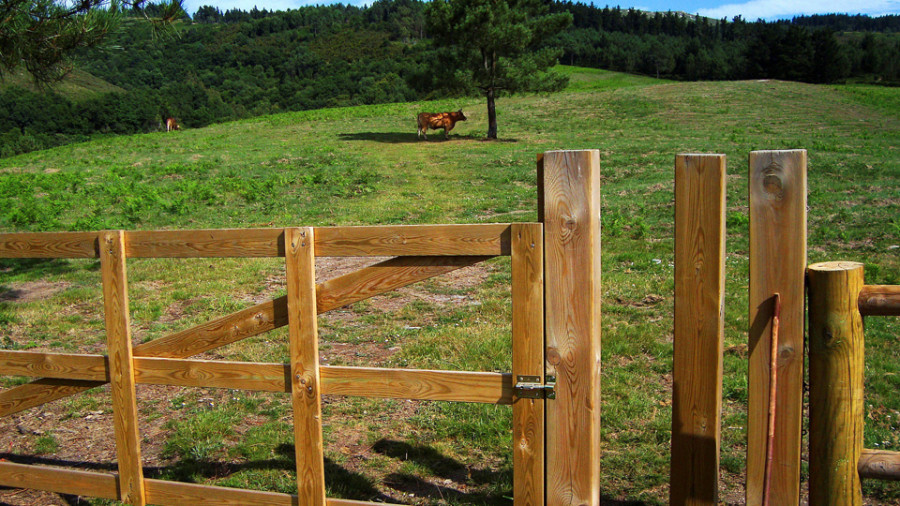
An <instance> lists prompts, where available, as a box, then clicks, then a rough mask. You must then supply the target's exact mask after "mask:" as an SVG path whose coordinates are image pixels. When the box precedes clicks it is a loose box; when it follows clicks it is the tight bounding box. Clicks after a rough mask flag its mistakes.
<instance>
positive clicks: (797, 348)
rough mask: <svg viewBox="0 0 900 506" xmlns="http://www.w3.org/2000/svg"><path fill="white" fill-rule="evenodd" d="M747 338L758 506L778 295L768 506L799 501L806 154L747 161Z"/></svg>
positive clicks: (761, 155)
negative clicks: (774, 402)
mask: <svg viewBox="0 0 900 506" xmlns="http://www.w3.org/2000/svg"><path fill="white" fill-rule="evenodd" d="M749 180H750V181H749V183H750V299H749V303H750V304H749V305H750V332H749V350H750V366H749V395H748V397H749V407H748V420H747V497H746V501H747V504H761V503H762V500H763V487H764V484H763V482H764V479H765V467H766V438H767V432H768V410H769V406H768V404H769V355H770V352H769V340H770V338H771V334H772V328H771V327H772V315H773V311H774V300H775V298H774V295H775V293H780V294H781V300H782V313H781V325H780V330H779V338H778V339H779V345H778V362H777V363H778V393H777V396H776V412H777V416H776V419H775V454H774V461H773V469H774V472H773V478H774V479H773V483H772V489H771V496H770V497H771V501H772V504H779V505H785V506H790V505H796V504H798V501H799V500H800V439H801V438H800V421H801V416H802V412H803V409H802V408H803V324H804V320H805V310H804V299H805V297H804V279H805V272H806V191H807V190H806V188H807V185H806V151H805V150H793V151H753V152H751V153H750V177H749Z"/></svg>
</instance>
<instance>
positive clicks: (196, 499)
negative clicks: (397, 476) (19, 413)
mask: <svg viewBox="0 0 900 506" xmlns="http://www.w3.org/2000/svg"><path fill="white" fill-rule="evenodd" d="M118 482H119V480H118V476H116V475H114V474H108V473H98V472H90V471H80V470H76V469H61V468H54V467H47V466H36V465H28V464H14V463H12V462H2V461H0V486H3V487H13V488H27V489H33V490H45V491H47V492H56V493H58V494H68V495H77V496H88V497H99V498H102V499H117V498H118V497H119V483H118ZM144 484H145V487H146V495H147V502H149V503H152V504H204V505H216V506H225V505H231V506H244V505H246V506H276V505H285V506H300V503H299V501H298V500H297V496H296V495H291V494H281V493H278V492H262V491H257V490H244V489H237V488H227V487H216V486H211V485H197V484H194V483H179V482H175V481H164V480H153V479H148V480H144ZM326 504H327V505H328V506H364V505H375V504H385V503H373V502H366V501H353V500H349V499H326Z"/></svg>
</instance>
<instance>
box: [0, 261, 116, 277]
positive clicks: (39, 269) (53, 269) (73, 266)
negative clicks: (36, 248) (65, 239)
mask: <svg viewBox="0 0 900 506" xmlns="http://www.w3.org/2000/svg"><path fill="white" fill-rule="evenodd" d="M94 264H95V265H91V266H90V267H89V270H92V271H94V270H100V261H99V260H96V261H95V262H94ZM83 269H84V264H82V263H80V262H72V261H70V260H64V259H56V258H0V274H2V275H3V277H4V278H13V277H16V276H22V277H24V278H25V281H33V280H36V279H44V278H46V277H47V276H54V275H59V274H68V273H70V272H75V271H79V270H83Z"/></svg>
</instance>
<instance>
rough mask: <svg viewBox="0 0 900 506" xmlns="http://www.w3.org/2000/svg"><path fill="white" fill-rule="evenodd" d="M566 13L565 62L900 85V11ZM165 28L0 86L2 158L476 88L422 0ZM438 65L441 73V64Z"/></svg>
mask: <svg viewBox="0 0 900 506" xmlns="http://www.w3.org/2000/svg"><path fill="white" fill-rule="evenodd" d="M547 5H548V6H549V8H550V12H551V13H554V12H564V11H568V12H570V13H571V14H572V18H573V24H572V25H571V26H570V27H569V28H568V29H566V30H565V31H563V32H562V33H560V34H559V35H557V36H556V37H553V38H551V39H550V40H548V41H545V42H544V47H542V48H534V49H535V50H538V49H545V50H546V49H553V50H556V51H557V52H558V54H559V55H560V62H561V63H564V64H572V65H581V66H589V67H598V68H605V69H610V70H619V71H625V72H636V73H642V74H647V75H652V76H659V77H666V78H670V79H683V80H723V79H749V78H773V79H789V80H800V81H807V82H817V83H835V82H847V81H853V82H867V83H880V84H885V85H897V84H900V16H883V17H879V18H869V17H866V16H848V15H827V16H809V17H800V18H795V19H792V20H786V21H779V22H769V23H767V22H763V21H757V22H747V21H745V20H742V19H740V18H736V19H733V20H725V19H722V20H712V19H708V18H702V17H695V16H689V15H686V14H683V13H645V12H641V11H637V10H623V9H619V8H609V7H605V8H597V7H594V6H592V5H589V4H582V3H572V2H549V3H548V4H547ZM178 34H179V35H178V36H177V37H174V38H159V37H156V36H155V35H154V33H153V31H152V29H151V28H150V27H148V26H147V24H146V23H140V22H137V21H134V22H128V21H126V22H125V23H124V24H123V27H122V29H121V30H119V31H118V32H117V33H115V34H114V35H113V36H112V38H111V39H110V40H109V43H108V44H107V45H106V47H105V48H101V49H90V50H84V51H82V52H81V54H78V55H77V59H76V62H77V66H78V67H79V68H80V69H83V70H85V71H87V72H90V73H91V74H93V75H95V76H97V77H100V78H102V79H104V80H106V81H109V82H110V83H112V84H114V85H117V86H119V87H121V88H123V89H125V90H127V91H126V92H125V93H118V94H105V95H98V96H95V97H94V98H91V99H88V100H82V101H78V102H73V101H71V100H69V99H67V98H64V97H62V96H59V95H56V94H53V93H36V92H31V91H27V90H24V89H21V88H11V87H2V88H0V156H10V155H14V154H17V153H22V152H27V151H32V150H35V149H42V148H46V147H51V146H55V145H60V144H64V143H68V142H74V141H80V140H83V139H87V138H88V137H89V136H91V135H96V134H98V133H99V134H104V133H113V134H119V133H123V134H124V133H136V132H148V131H153V130H156V129H159V128H160V127H161V123H162V121H163V120H164V118H165V117H167V116H175V117H177V118H178V119H179V121H180V122H181V123H182V124H183V125H184V126H187V127H200V126H204V125H207V124H210V123H213V122H220V121H227V120H232V119H238V118H244V117H249V116H255V115H261V114H268V113H274V112H281V111H292V110H303V109H312V108H320V107H332V106H346V105H356V104H373V103H384V102H397V101H412V100H418V99H428V98H433V97H446V96H448V95H457V96H458V95H462V94H473V93H477V90H476V89H474V88H471V86H467V85H466V84H465V83H461V82H460V81H459V80H446V79H444V77H446V75H445V74H446V72H448V71H447V70H446V69H443V68H442V66H441V62H440V57H439V49H440V48H438V47H436V45H435V43H434V42H433V40H432V39H431V38H430V36H429V34H428V33H427V24H426V19H425V3H424V2H422V1H420V0H377V1H375V2H374V3H372V4H371V5H370V6H368V7H354V6H349V5H342V4H335V5H328V6H310V7H303V8H300V9H295V10H290V11H278V12H272V11H266V10H258V9H253V10H251V11H241V10H236V9H233V10H228V11H226V12H222V11H220V10H219V9H216V8H214V7H208V6H207V7H201V8H200V9H199V10H198V11H197V12H196V13H194V15H193V17H192V19H187V18H186V19H184V20H183V22H182V23H181V26H180V27H178ZM442 74H444V75H442Z"/></svg>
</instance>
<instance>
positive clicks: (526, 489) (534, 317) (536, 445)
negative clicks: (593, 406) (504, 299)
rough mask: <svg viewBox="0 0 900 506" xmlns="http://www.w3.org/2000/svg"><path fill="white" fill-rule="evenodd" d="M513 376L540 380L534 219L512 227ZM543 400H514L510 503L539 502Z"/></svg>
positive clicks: (540, 261)
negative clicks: (511, 491) (511, 497)
mask: <svg viewBox="0 0 900 506" xmlns="http://www.w3.org/2000/svg"><path fill="white" fill-rule="evenodd" d="M512 336H513V356H512V376H513V378H514V379H515V378H518V377H519V376H536V377H538V378H540V382H541V383H544V237H543V227H542V226H541V225H540V224H537V223H530V224H514V225H513V226H512ZM546 402H547V401H546V400H545V399H525V398H515V399H514V401H513V503H514V504H515V505H516V506H539V505H542V504H544V492H545V486H544V477H545V474H544V412H545V410H544V406H545V403H546Z"/></svg>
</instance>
